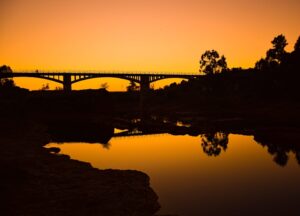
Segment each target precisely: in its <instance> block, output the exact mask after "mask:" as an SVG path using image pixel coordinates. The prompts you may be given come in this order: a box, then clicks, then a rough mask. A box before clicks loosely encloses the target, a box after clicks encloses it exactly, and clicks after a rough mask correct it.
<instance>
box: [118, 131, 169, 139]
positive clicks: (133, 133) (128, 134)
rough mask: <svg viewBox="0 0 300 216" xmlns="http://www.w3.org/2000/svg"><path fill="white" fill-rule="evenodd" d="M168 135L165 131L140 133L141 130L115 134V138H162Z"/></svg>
mask: <svg viewBox="0 0 300 216" xmlns="http://www.w3.org/2000/svg"><path fill="white" fill-rule="evenodd" d="M166 134H168V133H167V132H165V131H140V130H137V129H135V130H126V131H122V132H119V133H114V135H113V138H126V137H137V136H161V135H166Z"/></svg>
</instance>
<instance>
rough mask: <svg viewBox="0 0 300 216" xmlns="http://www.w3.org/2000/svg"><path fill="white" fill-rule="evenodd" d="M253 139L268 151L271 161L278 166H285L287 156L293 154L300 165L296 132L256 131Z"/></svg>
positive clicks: (299, 147) (299, 149)
mask: <svg viewBox="0 0 300 216" xmlns="http://www.w3.org/2000/svg"><path fill="white" fill-rule="evenodd" d="M254 139H255V141H256V142H257V143H259V144H261V145H262V146H264V147H266V148H267V149H268V153H269V154H271V155H272V156H273V161H274V162H275V163H276V164H278V165H279V166H286V165H287V163H288V160H289V154H290V153H293V154H294V155H295V157H296V159H297V162H298V164H299V165H300V140H299V139H298V133H297V132H291V131H257V132H256V133H255V136H254Z"/></svg>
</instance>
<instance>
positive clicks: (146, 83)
mask: <svg viewBox="0 0 300 216" xmlns="http://www.w3.org/2000/svg"><path fill="white" fill-rule="evenodd" d="M149 91H150V77H149V76H148V75H141V82H140V111H141V119H142V120H146V119H147V104H146V103H147V96H148V93H149Z"/></svg>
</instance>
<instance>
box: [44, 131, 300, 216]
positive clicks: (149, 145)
mask: <svg viewBox="0 0 300 216" xmlns="http://www.w3.org/2000/svg"><path fill="white" fill-rule="evenodd" d="M115 132H116V133H117V132H119V131H118V130H115ZM46 147H59V148H60V149H61V152H60V153H61V154H66V155H70V157H71V158H72V159H76V160H80V161H86V162H89V163H91V164H92V166H93V167H96V168H99V169H122V170H139V171H142V172H144V173H146V174H147V175H149V177H150V183H151V187H152V188H153V189H154V191H155V192H156V193H157V195H158V196H159V203H160V204H161V210H160V211H159V212H158V213H159V214H172V215H180V216H199V215H205V216H207V215H296V212H298V210H299V207H298V205H299V201H300V198H299V195H300V184H299V183H300V166H299V162H298V161H297V158H296V154H298V153H299V152H298V153H297V152H295V151H293V150H289V151H283V152H284V154H281V153H280V147H278V148H279V150H278V151H277V152H276V151H275V152H274V147H272V146H270V145H263V144H260V143H258V142H256V141H255V140H254V136H246V135H239V134H223V133H215V134H206V135H199V136H188V135H171V134H152V135H138V134H136V135H134V136H119V137H113V138H111V139H110V141H109V143H108V144H106V145H101V144H89V143H75V142H73V143H50V144H48V145H47V146H46ZM278 152H279V153H278Z"/></svg>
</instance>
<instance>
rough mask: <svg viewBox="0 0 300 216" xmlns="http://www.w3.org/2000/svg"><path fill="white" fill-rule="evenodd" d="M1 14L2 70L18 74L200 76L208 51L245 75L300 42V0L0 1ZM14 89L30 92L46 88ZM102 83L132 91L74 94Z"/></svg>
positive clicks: (34, 82) (35, 83)
mask: <svg viewBox="0 0 300 216" xmlns="http://www.w3.org/2000/svg"><path fill="white" fill-rule="evenodd" d="M0 8H1V14H0V31H1V32H0V50H1V52H0V64H1V65H2V64H7V65H9V66H11V68H12V69H13V70H15V71H18V70H36V69H39V70H72V71H74V70H99V71H102V70H105V71H108V70H113V71H159V72H165V71H166V72H179V71H180V72H197V71H198V68H199V64H198V61H199V58H200V56H201V54H202V53H203V52H204V51H205V50H208V49H216V50H217V51H219V53H220V54H224V55H225V56H226V58H227V61H228V65H229V67H244V68H247V67H252V66H254V64H255V62H256V61H257V60H258V59H259V58H261V57H263V56H264V55H265V52H266V50H267V49H269V48H270V47H271V43H270V41H271V40H272V39H273V38H274V37H275V36H276V35H278V34H284V35H285V36H286V37H287V40H288V42H289V46H288V48H287V49H288V50H292V47H293V45H294V43H295V41H296V39H297V37H298V36H299V35H300V31H299V30H300V28H299V27H300V13H299V11H300V1H299V0H285V1H282V0H252V1H250V0H215V1H207V0H205V1H204V0H172V1H171V0H151V1H143V0H140V1H137V0H1V1H0ZM16 81H17V84H20V85H21V86H23V87H27V88H31V89H34V88H38V87H41V85H42V83H46V82H48V81H45V80H38V79H28V78H27V79H20V78H19V79H16ZM103 82H108V84H109V86H110V87H111V88H110V90H115V89H119V88H121V87H122V88H124V86H126V85H127V82H124V81H120V80H118V79H113V80H111V79H108V80H107V79H94V80H90V81H85V82H82V83H78V84H76V85H74V87H75V88H88V87H99V86H100V83H103ZM58 85H59V84H55V83H51V85H50V86H51V87H55V86H58Z"/></svg>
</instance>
